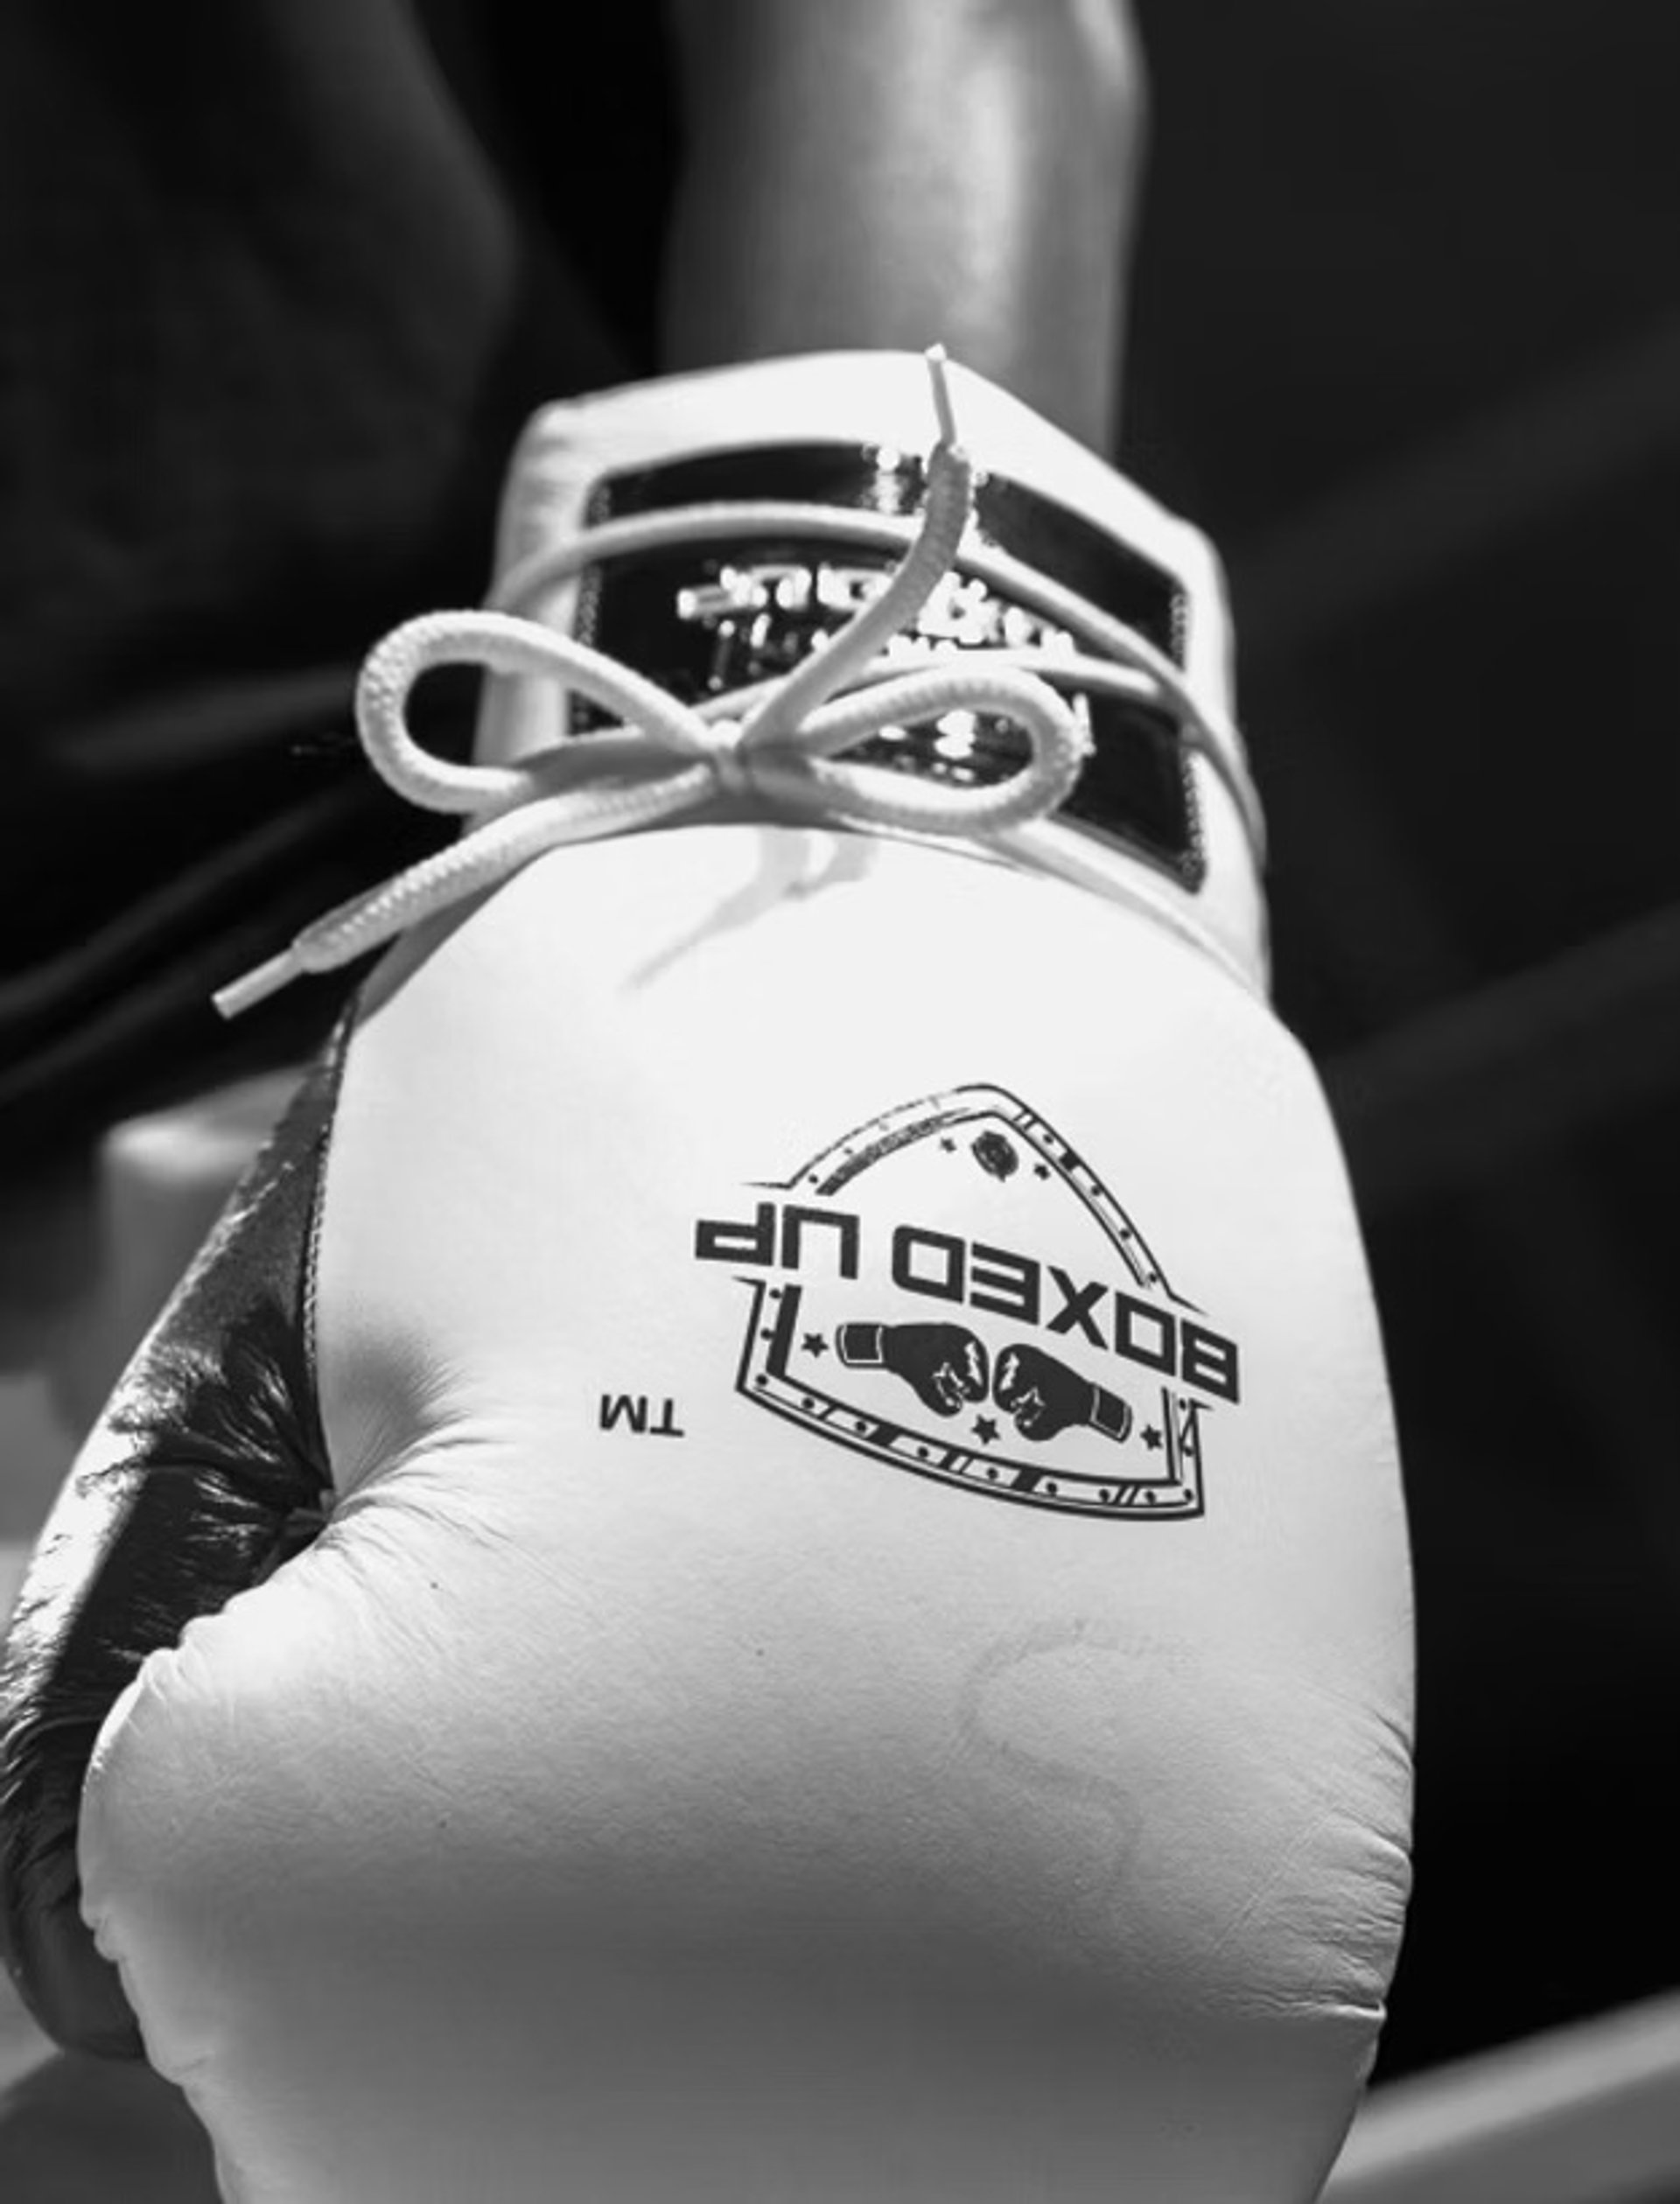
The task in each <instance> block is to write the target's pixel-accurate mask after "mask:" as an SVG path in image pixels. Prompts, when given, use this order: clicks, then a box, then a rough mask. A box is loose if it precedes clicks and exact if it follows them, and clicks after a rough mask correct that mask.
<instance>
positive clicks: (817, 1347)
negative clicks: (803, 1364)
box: [800, 1332, 829, 1355]
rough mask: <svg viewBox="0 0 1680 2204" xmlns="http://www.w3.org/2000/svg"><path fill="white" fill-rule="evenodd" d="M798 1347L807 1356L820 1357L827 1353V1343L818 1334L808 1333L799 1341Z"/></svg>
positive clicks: (820, 1334)
mask: <svg viewBox="0 0 1680 2204" xmlns="http://www.w3.org/2000/svg"><path fill="white" fill-rule="evenodd" d="M800 1345H801V1346H802V1347H803V1348H804V1350H805V1352H806V1353H807V1354H817V1355H822V1354H827V1353H828V1351H829V1343H828V1341H827V1340H825V1339H824V1338H823V1334H822V1333H820V1332H808V1333H806V1334H805V1336H804V1338H803V1339H802V1340H801V1341H800Z"/></svg>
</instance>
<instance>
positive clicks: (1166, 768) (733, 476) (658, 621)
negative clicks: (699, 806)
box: [572, 443, 1207, 894]
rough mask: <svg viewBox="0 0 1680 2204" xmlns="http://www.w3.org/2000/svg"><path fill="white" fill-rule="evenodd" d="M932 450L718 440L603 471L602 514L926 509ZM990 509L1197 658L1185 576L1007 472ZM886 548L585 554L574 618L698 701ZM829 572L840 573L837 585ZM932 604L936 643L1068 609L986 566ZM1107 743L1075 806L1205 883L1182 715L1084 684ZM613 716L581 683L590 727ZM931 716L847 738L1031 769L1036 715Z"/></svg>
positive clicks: (581, 704) (783, 539) (776, 544)
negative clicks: (950, 720)
mask: <svg viewBox="0 0 1680 2204" xmlns="http://www.w3.org/2000/svg"><path fill="white" fill-rule="evenodd" d="M926 480H927V477H926V469H925V467H924V465H923V463H922V462H921V459H919V458H914V457H911V456H907V455H906V454H904V453H902V452H900V451H889V450H886V449H885V448H881V447H875V446H869V445H860V444H839V443H811V444H773V445H764V446H747V447H743V448H739V449H731V450H727V451H707V452H701V453H697V454H695V455H693V456H691V457H689V458H678V459H669V460H664V461H662V462H660V463H659V464H658V465H653V466H648V467H642V468H635V469H627V470H625V471H622V472H619V473H616V474H610V475H607V476H605V477H603V479H601V481H600V482H598V484H597V485H596V486H595V489H594V491H593V493H592V494H591V499H590V502H589V508H588V518H589V521H590V522H591V524H594V523H598V522H600V521H608V520H613V519H617V518H620V517H622V516H624V515H627V514H638V513H651V512H661V511H664V510H667V509H669V508H670V507H676V506H683V505H690V504H692V505H705V504H710V503H711V502H713V501H716V500H722V501H725V502H728V501H731V500H741V499H760V498H762V499H771V500H794V501H796V502H802V503H813V504H818V505H824V506H829V507H840V508H842V509H844V508H848V507H850V508H851V510H853V511H855V512H859V513H883V514H893V515H896V516H900V517H907V516H911V515H914V514H915V513H917V512H918V511H919V510H920V508H921V502H922V499H923V496H924V494H925V491H926ZM975 519H976V522H977V527H978V529H979V533H980V535H981V536H982V538H983V539H984V541H985V542H987V543H989V544H991V545H992V546H994V547H995V548H997V549H1001V550H1005V551H1007V552H1009V553H1011V554H1012V555H1013V556H1015V557H1016V558H1018V559H1020V560H1022V561H1023V562H1025V563H1026V564H1027V565H1028V566H1031V567H1033V568H1035V569H1036V570H1038V571H1039V572H1040V573H1041V574H1044V575H1047V576H1048V577H1051V578H1052V579H1053V580H1054V581H1057V582H1060V583H1061V584H1064V585H1065V586H1067V587H1068V588H1071V589H1074V590H1075V591H1078V592H1079V594H1080V595H1081V596H1082V597H1084V598H1088V599H1089V601H1090V602H1091V603H1092V604H1094V605H1100V606H1101V607H1102V608H1103V610H1104V611H1105V612H1110V613H1112V614H1113V615H1114V616H1115V617H1116V618H1117V619H1122V620H1124V622H1125V623H1126V624H1127V626H1130V627H1132V628H1135V629H1136V630H1137V631H1138V633H1140V634H1142V635H1144V636H1145V637H1146V638H1147V640H1149V641H1150V642H1152V643H1153V644H1154V645H1155V647H1156V648H1157V649H1158V650H1159V651H1161V652H1162V653H1163V654H1165V655H1166V656H1167V657H1168V658H1170V659H1171V660H1173V662H1174V663H1175V664H1178V665H1180V666H1182V664H1183V662H1184V649H1185V628H1186V621H1187V592H1186V590H1185V585H1184V584H1183V582H1182V581H1181V580H1180V578H1179V577H1177V576H1176V575H1174V574H1172V573H1170V572H1169V571H1168V570H1166V568H1164V567H1161V566H1158V565H1157V564H1156V563H1154V561H1153V560H1152V559H1149V558H1146V557H1145V556H1144V555H1143V553H1142V552H1140V551H1138V550H1137V549H1134V548H1133V547H1132V546H1131V544H1128V543H1125V542H1121V541H1120V540H1119V539H1118V538H1117V537H1116V536H1114V535H1110V533H1109V532H1108V531H1107V530H1106V529H1104V528H1098V527H1096V525H1095V524H1094V523H1093V522H1092V521H1089V520H1088V519H1086V518H1085V516H1084V515H1083V514H1080V513H1076V512H1075V511H1073V510H1072V509H1071V508H1070V507H1067V506H1064V505H1061V504H1060V503H1058V502H1057V501H1056V500H1054V499H1052V498H1048V497H1045V496H1043V495H1042V494H1040V493H1039V492H1038V491H1036V490H1032V489H1029V488H1027V487H1026V485H1025V484H1023V483H1019V482H1016V481H1013V480H1012V479H1010V478H1009V477H1007V476H1006V475H1002V474H998V473H983V474H980V475H978V476H977V478H976V485H975ZM893 563H894V561H893V558H892V557H891V556H889V554H887V553H886V552H885V551H882V550H879V549H874V548H872V547H870V546H868V545H860V546H857V547H854V548H848V547H846V546H844V545H841V544H837V543H834V542H829V541H826V540H824V541H822V542H813V541H811V540H809V539H807V538H805V537H802V536H801V535H799V534H798V533H797V531H788V532H785V533H776V534H774V535H766V536H764V537H762V538H758V539H753V540H747V539H744V538H741V537H739V536H722V537H720V538H719V539H718V542H717V543H716V544H715V545H711V544H708V543H705V542H692V543H684V544H680V545H677V546H675V547H672V548H670V549H662V550H648V551H642V552H638V553H635V554H634V555H632V556H626V557H623V558H618V559H614V560H613V561H612V562H611V563H610V564H607V565H605V566H598V567H591V568H587V569H585V570H584V573H583V574H582V575H581V576H580V577H579V584H578V594H577V611H576V614H575V618H574V626H575V632H576V633H577V636H578V638H579V640H582V641H584V642H589V643H592V644H594V645H595V646H596V647H598V648H599V649H602V650H605V651H606V652H608V653H609V654H612V655H613V656H615V657H618V658H621V659H623V660H625V661H627V663H628V664H630V665H633V666H635V667H637V668H639V669H640V670H641V672H643V673H645V674H647V675H649V676H650V677H651V678H652V679H653V680H655V681H656V682H659V683H660V685H661V686H662V688H665V689H669V690H670V691H671V693H672V694H673V695H674V696H679V697H681V698H683V700H684V701H685V702H688V703H697V702H698V701H700V700H701V699H702V698H703V697H704V696H709V695H712V696H715V695H718V694H719V693H720V692H722V691H723V690H725V689H733V688H735V687H738V686H742V685H745V684H746V683H747V682H753V681H758V680H761V679H763V678H765V677H766V676H767V675H773V674H777V673H785V672H787V671H788V670H789V669H790V668H791V667H793V666H794V665H796V664H797V663H798V662H799V661H801V660H802V658H804V657H805V656H806V655H807V654H808V653H809V650H810V649H811V647H813V643H814V642H815V641H816V640H819V639H820V638H822V637H823V636H824V635H827V634H830V633H834V632H835V631H836V630H837V628H838V627H839V626H840V625H841V624H842V623H843V621H844V619H846V617H847V616H848V615H849V613H850V612H851V609H852V603H851V601H850V600H849V599H848V598H847V597H846V594H845V587H846V584H847V583H848V582H849V580H850V579H851V577H856V576H860V575H861V576H872V575H873V574H876V573H884V572H886V570H888V569H889V568H890V567H891V566H892V565H893ZM825 584H837V585H838V586H839V591H840V593H839V595H838V597H837V598H836V599H834V601H830V600H829V599H828V598H825V597H824V594H823V591H824V586H825ZM938 596H939V593H938V592H936V593H935V600H934V601H930V604H929V605H928V607H925V608H924V612H923V614H922V619H921V623H920V626H921V630H922V633H923V634H924V637H925V639H926V640H928V641H929V642H935V641H936V642H939V643H942V644H950V643H953V642H955V643H957V644H958V645H963V644H965V643H981V644H983V643H985V642H989V641H998V640H1019V641H1030V640H1040V636H1039V633H1038V631H1039V629H1040V627H1042V626H1047V627H1048V628H1049V629H1050V630H1051V631H1052V632H1053V633H1060V631H1059V630H1056V629H1055V626H1054V622H1049V623H1042V622H1038V621H1036V620H1035V619H1034V616H1033V614H1032V613H1031V612H1030V611H1029V610H1028V608H1026V607H1024V606H1021V605H1014V604H1012V603H1011V602H1009V601H1008V600H1006V599H1005V598H1001V597H998V596H997V595H995V594H994V593H993V592H992V591H991V590H990V588H989V587H987V586H986V585H984V584H980V583H979V582H978V581H977V580H973V579H970V580H969V581H967V582H965V583H963V584H961V587H960V591H959V594H958V596H957V597H956V598H953V599H951V600H950V601H948V602H947V603H946V604H945V605H943V607H941V605H939V603H938V602H937V598H938ZM1082 705H1083V709H1084V710H1085V712H1086V714H1087V715H1088V717H1089V722H1090V727H1091V732H1092V735H1093V737H1094V738H1095V739H1094V745H1093V748H1092V752H1091V755H1090V757H1089V759H1088V760H1087V763H1086V766H1085V769H1084V771H1083V773H1082V774H1081V776H1080V780H1079V783H1078V785H1077V787H1075V790H1074V792H1073V794H1071V795H1070V796H1069V797H1068V800H1067V801H1066V802H1065V803H1064V804H1063V806H1062V814H1063V815H1064V816H1066V817H1068V818H1069V819H1075V820H1077V821H1079V822H1081V823H1082V825H1084V826H1086V827H1088V828H1090V829H1095V830H1096V832H1098V833H1100V834H1103V835H1104V836H1107V837H1109V838H1110V839H1111V840H1113V841H1116V842H1117V843H1121V844H1123V845H1124V847H1125V848H1126V849H1128V850H1130V851H1131V853H1132V855H1134V856H1135V857H1141V858H1143V859H1144V860H1145V862H1146V863H1148V864H1152V865H1154V866H1156V867H1157V868H1159V870H1160V871H1164V872H1166V873H1167V874H1168V875H1169V876H1170V877H1171V878H1173V879H1174V880H1175V881H1176V882H1177V883H1178V885H1180V887H1181V888H1183V889H1185V890H1186V891H1187V892H1190V893H1193V894H1194V892H1197V891H1198V890H1199V889H1200V888H1201V885H1202V883H1203V881H1204V880H1205V878H1206V877H1207V852H1206V847H1205V843H1204V837H1203V832H1202V823H1201V807H1200V804H1199V801H1198V798H1197V794H1196V788H1195V780H1194V773H1193V772H1192V769H1191V761H1190V757H1189V753H1188V752H1187V750H1186V748H1185V746H1184V745H1183V743H1182V742H1181V741H1180V738H1179V733H1178V730H1177V727H1176V726H1175V724H1174V723H1173V719H1172V718H1171V717H1170V716H1169V715H1168V714H1166V713H1165V712H1163V711H1160V710H1156V709H1155V708H1154V707H1152V706H1151V705H1149V704H1145V703H1141V702H1130V701H1128V700H1126V699H1124V698H1121V697H1115V696H1100V695H1087V696H1083V698H1082ZM605 717H606V715H605V714H603V713H601V712H599V711H598V710H596V708H595V707H594V706H592V705H591V704H589V703H587V702H586V701H585V700H584V699H581V698H574V699H573V703H572V725H573V728H574V731H577V732H579V733H582V732H585V731H588V730H589V729H591V728H592V727H595V726H598V725H600V724H603V723H604V720H605ZM938 736H939V731H938V730H937V729H935V728H934V727H931V726H927V725H924V726H922V727H920V728H910V729H902V730H899V731H896V732H895V733H894V734H893V735H892V736H887V737H882V736H877V737H872V738H870V739H868V740H867V741H865V742H862V743H859V744H858V745H857V746H856V747H855V748H854V749H853V750H851V752H848V753H847V754H848V756H849V757H851V759H854V760H856V761H858V762H863V763H868V764H871V765H877V766H885V767H887V768H889V769H891V770H893V771H897V772H904V773H917V774H920V775H922V776H924V777H926V778H928V779H934V780H945V781H948V782H950V783H952V784H953V785H956V786H959V787H976V786H977V787H985V786H990V785H991V784H993V783H995V782H996V781H998V780H1001V779H1003V778H1005V777H1006V776H1007V774H1008V773H1011V772H1012V771H1014V770H1015V768H1016V766H1017V765H1018V764H1019V759H1020V757H1021V755H1022V754H1023V749H1024V738H1023V737H1022V735H1021V733H1020V731H1019V729H1018V728H1016V727H1015V726H1014V725H1013V724H1012V723H1010V722H1008V721H1007V720H1002V719H998V718H994V717H990V716H987V715H981V716H980V717H977V718H975V719H974V720H973V724H971V725H970V727H969V728H968V729H967V731H966V732H965V734H964V737H963V741H962V743H961V744H960V745H958V746H957V747H956V748H955V749H953V747H952V746H951V745H949V743H942V742H941V741H940V740H939V738H938Z"/></svg>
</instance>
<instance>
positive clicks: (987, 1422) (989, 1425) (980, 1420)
mask: <svg viewBox="0 0 1680 2204" xmlns="http://www.w3.org/2000/svg"><path fill="white" fill-rule="evenodd" d="M974 1435H975V1437H976V1438H977V1439H978V1440H979V1441H980V1444H981V1445H983V1446H990V1445H991V1442H992V1440H993V1439H994V1438H997V1436H998V1426H997V1424H996V1423H995V1422H994V1421H993V1420H992V1418H991V1417H990V1416H977V1417H975V1419H974Z"/></svg>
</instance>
